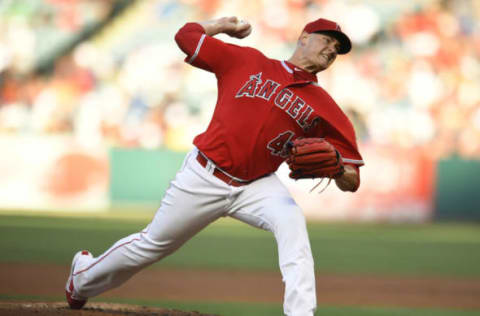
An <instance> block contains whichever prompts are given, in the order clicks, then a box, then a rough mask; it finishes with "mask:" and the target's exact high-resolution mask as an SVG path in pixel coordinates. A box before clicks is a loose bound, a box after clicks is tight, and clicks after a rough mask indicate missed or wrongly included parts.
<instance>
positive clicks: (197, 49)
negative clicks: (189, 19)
mask: <svg viewBox="0 0 480 316" xmlns="http://www.w3.org/2000/svg"><path fill="white" fill-rule="evenodd" d="M205 36H206V35H205V34H202V36H201V37H200V40H199V41H198V44H197V48H196V49H195V53H193V55H192V57H191V58H190V60H189V61H188V63H189V64H191V63H193V61H194V60H195V58H197V56H198V53H199V52H200V47H202V44H203V41H204V40H205Z"/></svg>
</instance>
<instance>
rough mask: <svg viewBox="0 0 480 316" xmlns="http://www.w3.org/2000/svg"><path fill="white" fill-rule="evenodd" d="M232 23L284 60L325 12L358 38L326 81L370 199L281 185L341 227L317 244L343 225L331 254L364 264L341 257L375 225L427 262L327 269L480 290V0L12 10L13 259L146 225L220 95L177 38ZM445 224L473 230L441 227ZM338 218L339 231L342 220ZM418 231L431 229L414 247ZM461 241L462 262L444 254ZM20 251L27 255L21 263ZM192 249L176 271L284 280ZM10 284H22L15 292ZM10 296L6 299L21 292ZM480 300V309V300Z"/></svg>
mask: <svg viewBox="0 0 480 316" xmlns="http://www.w3.org/2000/svg"><path fill="white" fill-rule="evenodd" d="M224 15H237V16H239V17H242V18H245V19H247V20H248V21H250V22H251V23H252V25H253V32H252V35H251V36H250V37H248V38H247V39H245V40H242V41H238V40H234V39H230V38H228V37H226V36H222V35H220V38H222V39H224V40H227V41H230V42H234V43H238V44H241V45H248V46H253V47H256V48H259V49H260V50H261V51H263V52H264V53H265V54H266V55H268V56H270V57H273V58H278V59H286V58H288V57H289V56H290V54H291V53H292V51H293V49H294V46H295V43H296V39H297V37H298V34H299V31H300V30H301V29H302V28H303V26H304V25H305V22H306V21H310V20H313V19H316V18H318V17H320V16H322V17H326V18H330V19H333V20H336V21H338V22H339V23H340V24H341V25H342V28H343V29H344V31H345V32H346V33H348V34H349V35H350V37H351V39H352V40H353V43H354V49H353V51H352V53H351V54H349V55H346V56H340V57H339V58H338V59H337V61H336V63H335V67H334V68H332V69H331V70H328V71H326V72H324V73H321V74H319V83H320V84H321V85H322V86H324V87H325V88H326V90H327V91H329V92H330V93H331V95H332V96H333V97H334V99H335V100H336V101H337V103H338V104H339V105H340V106H341V107H342V108H343V109H344V110H345V112H347V113H348V115H349V116H350V118H351V119H352V120H353V122H354V125H355V127H356V131H357V136H358V139H359V146H360V150H361V152H362V153H363V155H364V160H365V162H366V165H365V167H362V171H361V172H362V186H361V189H360V190H359V192H358V193H356V194H345V193H341V192H340V191H339V190H338V189H336V188H335V186H333V185H332V186H330V187H328V188H327V189H326V190H325V192H323V193H322V194H316V193H308V191H309V189H310V188H311V187H313V186H314V184H315V182H311V181H298V182H293V181H290V180H289V179H288V176H287V170H286V168H285V166H283V167H282V168H281V169H280V170H279V172H278V173H279V176H280V177H281V178H282V180H284V181H285V183H286V184H287V185H288V187H289V189H290V190H291V192H292V194H293V195H294V196H295V198H296V200H297V201H298V203H299V204H300V205H301V206H302V207H303V208H304V210H305V213H306V215H307V216H308V218H309V219H310V220H311V225H312V227H314V228H313V230H314V231H316V230H317V229H319V230H323V231H326V233H325V235H322V234H321V233H317V234H320V235H315V234H314V235H313V237H312V239H313V241H312V243H314V242H315V238H317V237H318V238H319V240H323V238H326V239H327V240H330V241H336V242H339V240H337V239H336V238H337V237H338V236H337V235H335V233H333V235H329V233H328V232H332V230H331V229H329V227H335V228H336V229H337V233H338V232H344V233H345V235H342V237H339V238H340V241H341V242H339V244H343V243H344V242H345V243H346V241H347V239H348V238H347V237H345V236H350V237H351V238H352V239H351V240H350V239H348V241H349V242H348V244H350V245H352V246H351V247H347V248H344V252H341V251H340V250H339V249H337V248H336V247H335V243H334V244H333V245H330V246H329V247H331V251H332V253H330V254H325V253H323V254H322V255H321V258H322V259H324V257H325V256H327V257H328V256H329V255H332V257H330V259H329V260H333V259H334V257H335V255H336V256H337V258H339V260H342V259H345V258H350V257H349V256H348V255H346V257H345V258H344V257H342V256H343V255H344V254H345V253H347V252H349V251H350V252H351V253H354V252H355V251H354V250H353V249H354V248H355V247H354V246H353V245H356V244H355V240H358V239H360V240H362V238H364V237H362V236H364V235H363V234H364V233H365V234H366V235H368V236H370V234H372V233H373V232H375V231H381V232H383V233H384V234H386V236H390V235H389V234H391V233H392V232H391V230H393V231H395V232H396V233H393V235H392V236H395V237H392V240H397V241H399V240H401V241H402V242H405V243H406V244H408V242H411V241H415V242H416V243H418V244H417V245H416V246H417V247H418V249H417V248H415V247H416V246H415V245H410V246H409V247H408V248H409V249H410V251H412V252H405V253H403V252H400V253H397V254H396V255H395V254H393V253H389V254H388V255H385V254H379V253H375V251H374V250H372V255H371V258H370V259H372V260H371V261H368V260H367V261H365V262H362V260H358V258H356V259H355V260H354V263H352V264H351V266H349V265H348V264H347V266H343V265H342V264H340V265H339V263H338V262H332V263H331V264H329V263H328V260H327V262H326V263H325V262H323V263H322V262H321V263H320V268H319V269H320V270H321V271H325V272H326V273H329V272H332V271H333V272H335V273H349V272H351V273H360V274H362V273H367V274H368V273H378V271H379V270H382V269H383V270H382V271H383V272H384V273H387V272H388V273H391V274H393V275H396V274H398V273H400V274H405V273H406V274H411V275H418V274H422V273H427V274H429V273H433V274H434V275H437V276H454V277H457V276H458V275H461V276H463V277H465V276H468V277H473V278H474V279H475V278H477V279H476V280H478V276H479V272H480V271H479V269H478V266H480V265H479V263H480V262H479V258H478V255H476V253H477V252H478V251H473V250H470V249H475V248H474V247H477V249H478V243H479V242H480V240H479V238H478V236H479V234H478V226H477V224H474V223H473V222H475V221H478V220H479V219H480V196H479V195H478V194H476V193H477V191H478V190H477V188H478V187H479V185H480V180H479V179H480V163H479V158H480V89H479V86H480V59H479V56H480V25H479V22H478V21H479V18H480V2H479V1H475V0H470V1H469V0H459V1H437V0H423V1H375V0H368V1H354V0H350V1H347V0H345V1H333V0H310V1H307V0H282V1H278V0H276V1H274V0H259V1H220V0H215V1H208V0H183V1H182V0H144V1H142V0H138V1H129V0H119V1H113V0H105V1H89V0H75V1H67V0H24V1H13V0H10V1H1V2H0V153H1V155H0V188H1V190H0V209H1V211H0V212H1V214H3V215H2V216H0V222H1V223H2V224H0V226H2V227H3V228H2V232H1V233H0V236H1V237H2V238H1V239H2V244H1V248H0V249H1V250H2V253H3V254H4V255H3V256H2V259H1V262H4V263H6V264H7V263H12V262H13V263H15V262H27V263H38V262H40V263H42V262H46V263H52V262H53V263H56V264H60V265H67V264H68V261H69V260H70V259H69V258H70V256H71V253H70V252H74V251H75V250H76V249H77V248H75V247H86V246H84V245H83V244H82V243H80V242H79V241H76V242H70V243H69V244H66V245H64V244H63V241H62V242H60V241H59V240H63V238H66V239H68V238H69V237H68V232H67V231H68V230H67V228H69V229H72V230H73V231H75V232H76V234H79V236H81V233H82V231H83V230H82V229H83V228H82V227H87V226H88V227H90V228H91V229H92V231H95V223H96V222H97V221H96V220H93V221H91V220H90V218H93V219H97V218H107V219H104V220H105V221H106V222H99V223H98V229H99V230H100V231H102V232H103V231H104V228H102V227H104V226H105V227H106V226H108V225H109V224H108V223H110V222H109V221H112V222H111V225H119V224H118V222H116V221H117V220H118V219H119V218H122V219H127V222H128V221H131V222H132V224H131V225H130V226H128V225H127V224H126V223H124V224H122V225H125V228H124V230H122V229H118V230H116V231H115V232H113V230H112V231H110V230H108V229H107V230H106V232H105V234H104V235H102V234H100V235H99V236H97V237H98V239H96V240H97V241H96V242H95V240H90V241H89V242H90V243H91V245H92V247H95V248H96V249H98V251H101V250H103V249H105V247H108V245H109V244H108V243H107V241H114V240H116V239H115V238H117V237H118V238H119V237H121V236H123V235H122V234H125V233H129V232H130V231H129V230H128V229H127V228H129V229H132V228H133V227H135V229H137V226H141V224H143V223H144V222H148V218H149V217H150V216H151V215H152V214H153V212H154V211H155V209H156V207H158V205H159V201H160V200H161V198H162V195H163V191H164V189H165V188H166V186H167V185H168V181H169V180H170V179H171V178H172V177H173V176H174V174H175V172H176V170H177V168H178V166H179V165H180V164H181V161H182V158H183V156H184V155H185V152H187V151H188V150H189V149H190V148H191V146H192V145H191V142H192V139H193V137H194V136H195V135H196V134H198V133H199V132H201V131H203V130H204V129H205V128H206V126H207V124H208V121H209V118H210V116H211V113H212V111H213V107H214V105H215V98H216V84H215V78H214V76H213V75H212V74H209V73H206V72H203V71H199V70H196V69H193V68H192V67H191V66H189V65H186V64H185V63H184V62H183V57H184V56H183V54H182V53H181V51H180V50H179V49H178V48H177V47H176V45H175V43H174V40H173V37H174V34H175V33H176V31H177V30H178V29H179V28H180V27H181V26H182V25H183V24H184V23H185V22H187V21H196V20H197V21H198V20H206V19H210V18H213V17H219V16H224ZM319 205H321V207H318V206H319ZM34 215H36V216H34ZM18 216H20V217H18ZM32 216H34V217H32ZM44 216H48V217H44ZM62 216H70V217H69V218H70V219H69V220H67V219H61V218H62ZM72 216H74V217H72ZM72 218H73V220H72ZM80 218H83V219H80ZM445 219H449V220H462V221H463V222H464V223H463V224H458V223H455V224H445V223H442V224H438V223H437V224H435V222H437V221H438V220H445ZM71 221H72V222H71ZM76 221H78V222H76ZM332 221H335V222H338V221H340V222H341V224H338V223H337V224H332V225H333V226H328V225H330V224H329V223H331V222H332ZM361 222H369V223H374V224H368V225H373V226H368V225H367V226H365V224H361ZM465 222H467V223H465ZM468 222H470V223H468ZM45 223H50V224H49V225H47V224H45ZM73 223H78V227H79V228H78V229H77V230H75V229H76V228H74V226H75V225H74V224H73ZM122 223H123V222H122ZM325 223H327V224H325ZM352 223H354V224H352ZM378 223H384V225H382V226H378ZM392 223H396V225H398V223H408V225H405V226H404V224H402V225H401V226H396V225H394V226H391V225H392ZM54 224H55V225H54ZM57 225H59V226H57ZM62 225H65V226H64V227H63V228H62ZM122 225H120V226H122ZM222 225H226V227H230V226H229V225H234V224H232V223H227V224H219V226H218V227H216V226H215V227H213V228H212V230H207V232H206V233H205V235H201V236H199V238H198V240H199V243H200V245H204V246H205V247H204V248H209V247H212V245H211V244H210V242H218V240H217V239H215V238H213V237H212V236H216V237H218V236H217V233H216V232H217V230H218V231H223V230H225V229H224V228H222V227H224V226H222ZM325 225H326V226H325ZM335 225H339V226H335ZM418 225H422V226H418ZM450 225H453V226H450ZM127 226H128V227H127ZM47 227H48V231H50V232H52V234H53V232H56V233H57V234H60V233H59V231H58V230H62V229H63V230H65V231H63V233H61V234H60V235H59V236H64V235H63V234H67V235H65V236H64V237H61V238H59V237H58V235H56V237H53V236H50V235H42V236H43V237H45V238H46V239H45V240H44V246H43V247H39V248H37V249H36V250H32V249H31V248H30V244H31V243H32V241H34V240H37V239H38V238H39V237H38V235H35V233H34V232H35V231H36V230H40V231H41V232H43V233H45V231H42V229H45V230H47ZM234 227H235V228H232V231H235V230H237V229H238V230H239V231H242V233H241V234H245V235H249V236H250V234H252V236H255V234H256V233H254V232H253V231H251V230H248V229H247V231H246V232H243V230H242V229H243V228H240V227H236V226H235V225H234ZM419 227H421V228H420V231H422V232H425V231H428V233H425V234H421V233H420V235H416V234H419V231H418V230H417V229H419ZM36 232H37V233H40V232H39V231H36ZM108 232H110V233H111V234H109V233H108ZM352 232H356V233H352ZM400 232H402V233H400ZM121 233H122V234H121ZM397 233H398V235H397ZM225 234H226V236H230V235H229V233H228V232H225ZM238 234H240V233H238ZM241 234H240V235H241ZM93 235H95V234H93ZM19 236H22V237H21V238H20V237H19ZM238 236H239V235H236V233H232V235H231V236H230V237H232V238H234V237H235V238H236V237H238ZM262 236H263V235H262ZM425 236H428V237H427V238H426V240H427V241H425V240H424V239H423V238H424V237H425ZM43 237H42V238H43ZM210 237H211V238H210ZM49 238H52V240H50V239H49ZM82 238H83V237H82ZM202 238H203V239H202ZM212 238H213V239H212ZM225 238H226V239H225V240H226V241H230V242H233V243H234V240H233V239H228V238H227V237H225ZM251 238H253V237H251ZM261 238H265V237H261ZM395 238H397V239H395ZM402 238H406V239H405V240H404V239H402ZM47 240H48V242H47ZM205 240H208V242H206V241H205ZM262 240H263V239H262ZM100 241H101V242H102V244H99V242H100ZM323 241H325V240H323ZM370 241H371V240H369V242H370ZM377 241H378V240H377ZM202 242H203V244H202ZM422 242H428V247H429V249H431V251H433V252H434V253H435V255H434V256H433V257H435V256H436V257H435V258H430V259H431V262H430V261H428V262H427V259H425V260H426V261H425V262H424V265H423V266H422V264H420V262H418V265H411V266H410V268H405V266H407V267H408V266H409V265H408V264H406V263H405V258H406V257H409V258H412V257H414V256H416V258H417V259H418V256H421V254H422V251H425V249H424V248H423V247H420V246H422V245H423V246H426V245H425V244H422ZM85 243H87V242H85ZM192 243H194V241H192ZM319 243H320V241H319ZM442 243H445V244H442ZM234 244H235V245H236V247H240V248H239V249H241V247H242V245H243V244H242V243H241V242H240V241H239V242H238V244H236V243H234ZM47 245H48V246H50V247H47ZM194 245H196V244H194ZM213 245H214V246H213V247H217V246H218V247H220V248H221V246H219V245H218V244H215V243H214V244H213ZM215 245H216V246H215ZM445 245H450V246H451V247H452V248H451V249H450V248H448V249H449V250H448V251H452V253H455V254H456V258H446V257H445V256H446V253H445V249H446V248H443V247H444V246H445ZM57 246H58V247H57ZM320 246H321V245H319V247H320ZM358 246H359V247H363V249H364V248H365V245H364V244H361V245H358ZM454 246H455V247H454ZM55 247H57V248H58V249H57V250H56V251H54V250H52V249H51V248H55ZM243 247H245V245H243ZM265 247H267V248H265V249H270V250H271V248H268V247H269V246H265ZM392 247H393V246H392ZM405 247H406V248H407V246H405ZM472 247H473V248H472ZM327 248H328V247H327ZM367 248H368V247H367ZM22 249H23V250H24V251H26V252H27V254H24V255H19V252H21V251H22ZM190 249H193V247H192V248H188V247H187V250H185V252H181V253H180V254H179V256H178V259H171V261H169V262H170V263H168V262H167V264H166V266H167V267H178V266H180V267H183V268H185V269H189V268H195V269H197V268H199V267H203V268H212V267H214V268H215V269H218V268H221V267H228V268H232V269H243V268H248V269H253V270H255V269H275V267H274V265H275V262H273V261H271V260H270V259H269V260H270V261H269V260H267V263H264V264H263V265H262V264H255V258H254V257H255V254H253V255H249V254H248V251H246V252H245V256H252V257H253V258H252V259H251V260H250V259H248V260H243V259H242V258H240V257H239V256H238V255H237V256H235V254H232V256H233V259H232V261H231V262H230V263H228V262H225V259H218V261H215V260H216V259H215V258H217V257H218V258H220V257H222V256H221V255H218V256H217V255H216V254H215V253H213V254H212V253H211V254H209V256H210V257H211V258H213V259H211V260H210V261H208V262H206V261H202V259H201V258H200V259H198V258H197V259H195V256H194V252H191V253H190ZM262 249H263V248H260V249H258V251H259V252H261V250H262ZM265 249H264V250H265ZM328 249H330V248H328ZM347 249H348V251H347ZM392 249H393V248H392ZM395 249H396V248H395ZM40 250H41V251H40ZM377 250H378V249H377ZM69 251H70V252H69ZM319 251H321V250H319ZM437 251H438V252H437ZM224 252H225V253H228V247H227V249H224ZM427 252H428V251H427ZM442 254H443V255H442ZM223 255H225V254H224V253H223ZM257 255H260V254H257ZM377 255H380V256H385V258H384V259H385V262H383V261H382V262H383V264H384V266H382V264H380V265H379V264H375V263H373V262H374V261H375V260H374V259H373V258H375V256H377ZM365 256H366V257H368V255H366V254H365ZM256 259H257V260H258V256H257V258H256ZM377 259H378V258H377ZM387 259H388V260H387ZM395 259H396V260H395ZM182 260H185V261H182ZM196 260H199V261H196ZM346 260H349V259H346ZM227 261H228V260H227ZM235 262H236V263H235ZM242 262H243V263H244V265H243V266H242V264H241V263H242ZM394 262H395V263H394ZM421 262H423V261H421ZM355 263H356V264H355ZM389 263H390V266H389ZM442 265H443V266H442ZM432 271H433V272H432ZM5 282H6V284H7V285H12V288H13V284H14V283H15V280H14V279H4V282H3V283H4V284H5ZM3 290H4V291H6V292H0V298H2V297H4V298H9V297H12V295H13V297H15V296H14V294H15V293H10V292H9V291H8V290H5V289H3ZM465 293H467V292H465ZM17 294H18V295H19V293H17ZM17 294H15V295H17ZM20 294H22V293H20ZM27 294H28V295H29V296H28V297H35V295H40V294H38V293H27ZM467 294H468V295H470V297H472V298H477V299H478V298H480V292H479V290H478V288H475V289H470V290H468V293H467ZM1 295H3V296H1ZM22 295H26V294H25V293H23V294H22ZM50 298H51V297H50ZM399 304H400V305H401V303H398V304H397V305H399ZM394 305H395V304H394ZM457 305H462V304H457ZM467 305H468V304H467ZM202 307H203V308H204V306H203V305H202ZM447 307H448V306H447ZM470 307H471V306H470ZM477 308H478V306H477ZM349 314H350V315H351V314H353V313H352V312H349ZM232 315H233V314H232ZM442 315H443V314H442ZM445 315H447V314H445ZM459 315H460V314H459ZM461 315H463V314H461ZM465 315H466V314H465Z"/></svg>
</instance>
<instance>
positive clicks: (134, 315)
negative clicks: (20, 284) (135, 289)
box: [0, 302, 218, 316]
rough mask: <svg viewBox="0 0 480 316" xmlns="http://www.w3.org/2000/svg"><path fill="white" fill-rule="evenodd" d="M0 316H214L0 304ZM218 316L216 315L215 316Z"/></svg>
mask: <svg viewBox="0 0 480 316" xmlns="http://www.w3.org/2000/svg"><path fill="white" fill-rule="evenodd" d="M0 315H2V316H64V315H65V316H69V315H75V316H127V315H128V316H215V315H212V314H208V315H207V314H200V313H199V312H182V311H178V310H172V309H162V308H155V307H146V306H135V305H126V304H110V303H89V304H88V307H85V308H83V309H81V310H71V309H70V308H69V307H68V306H67V304H66V303H55V302H53V303H39V302H8V303H5V302H0ZM217 316H218V315H217Z"/></svg>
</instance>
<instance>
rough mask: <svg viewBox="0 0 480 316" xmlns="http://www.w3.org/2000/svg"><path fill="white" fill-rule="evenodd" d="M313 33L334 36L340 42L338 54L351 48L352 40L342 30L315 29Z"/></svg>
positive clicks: (342, 53)
mask: <svg viewBox="0 0 480 316" xmlns="http://www.w3.org/2000/svg"><path fill="white" fill-rule="evenodd" d="M314 33H320V34H326V35H330V36H333V37H335V38H336V39H337V40H338V42H339V43H340V50H339V51H338V53H339V54H340V55H344V54H347V53H348V52H349V51H350V50H351V49H352V42H351V41H350V39H349V38H348V36H347V35H346V34H345V33H343V32H339V31H333V30H328V31H317V32H314Z"/></svg>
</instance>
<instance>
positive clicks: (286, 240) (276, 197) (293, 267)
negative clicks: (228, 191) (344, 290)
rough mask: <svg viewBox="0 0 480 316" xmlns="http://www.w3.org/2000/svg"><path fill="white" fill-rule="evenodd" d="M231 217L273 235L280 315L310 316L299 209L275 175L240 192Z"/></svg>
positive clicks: (310, 288)
mask: <svg viewBox="0 0 480 316" xmlns="http://www.w3.org/2000/svg"><path fill="white" fill-rule="evenodd" d="M235 206H236V208H235V209H234V210H233V213H232V214H230V216H231V217H233V218H236V219H239V220H241V221H243V222H245V223H248V224H250V225H253V226H255V227H258V228H262V229H266V230H269V231H271V232H273V234H274V236H275V239H276V241H277V246H278V254H279V265H280V270H281V272H282V276H283V281H284V283H285V296H284V312H285V314H286V315H288V316H312V315H313V314H314V311H315V309H316V291H315V273H314V264H313V256H312V252H311V248H310V241H309V238H308V232H307V227H306V222H305V217H304V215H303V213H302V211H301V209H300V208H299V207H298V206H297V205H296V203H295V201H294V200H293V199H292V198H291V196H290V194H289V192H288V191H287V190H286V188H284V186H283V184H282V183H281V182H280V181H279V180H278V179H277V177H276V176H274V175H273V176H270V177H268V178H264V179H260V180H258V181H256V182H254V183H253V184H252V185H249V187H248V188H246V189H245V190H244V191H243V192H241V193H240V194H239V196H238V198H237V200H236V202H235Z"/></svg>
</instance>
